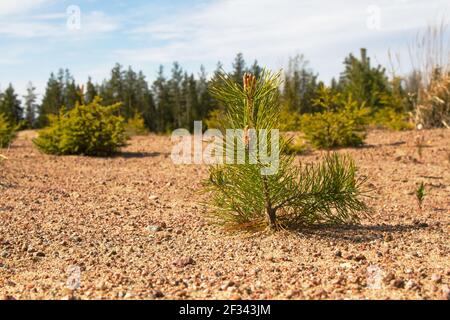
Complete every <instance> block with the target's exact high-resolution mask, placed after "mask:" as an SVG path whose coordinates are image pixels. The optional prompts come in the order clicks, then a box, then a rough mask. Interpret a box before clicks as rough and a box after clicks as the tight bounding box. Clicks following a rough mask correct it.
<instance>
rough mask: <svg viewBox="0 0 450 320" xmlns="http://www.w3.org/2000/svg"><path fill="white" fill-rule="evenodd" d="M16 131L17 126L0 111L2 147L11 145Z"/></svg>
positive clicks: (0, 142)
mask: <svg viewBox="0 0 450 320" xmlns="http://www.w3.org/2000/svg"><path fill="white" fill-rule="evenodd" d="M15 133H16V129H15V127H14V126H13V125H11V123H9V121H8V120H7V119H6V117H5V116H4V115H3V114H1V113H0V148H6V147H7V146H9V144H10V143H11V141H12V140H13V139H14V137H15V135H16V134H15Z"/></svg>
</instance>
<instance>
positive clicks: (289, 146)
mask: <svg viewBox="0 0 450 320" xmlns="http://www.w3.org/2000/svg"><path fill="white" fill-rule="evenodd" d="M281 139H283V142H282V143H283V144H284V145H285V150H284V152H285V153H286V154H292V155H297V154H307V153H308V152H310V151H311V150H310V147H309V146H308V145H307V144H306V143H305V142H304V141H302V139H300V138H299V137H293V138H292V139H286V138H284V137H281Z"/></svg>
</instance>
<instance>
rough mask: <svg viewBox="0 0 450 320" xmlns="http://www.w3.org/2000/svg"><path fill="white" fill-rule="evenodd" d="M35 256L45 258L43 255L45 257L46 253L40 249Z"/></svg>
mask: <svg viewBox="0 0 450 320" xmlns="http://www.w3.org/2000/svg"><path fill="white" fill-rule="evenodd" d="M35 256H36V257H39V258H43V257H45V253H43V252H42V251H38V252H36V254H35Z"/></svg>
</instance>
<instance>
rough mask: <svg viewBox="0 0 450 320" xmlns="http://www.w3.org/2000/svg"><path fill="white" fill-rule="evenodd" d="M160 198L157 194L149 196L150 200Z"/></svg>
mask: <svg viewBox="0 0 450 320" xmlns="http://www.w3.org/2000/svg"><path fill="white" fill-rule="evenodd" d="M158 198H159V197H158V196H156V195H151V196H149V197H148V199H149V200H156V199H158Z"/></svg>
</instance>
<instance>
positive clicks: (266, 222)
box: [204, 71, 367, 230]
mask: <svg viewBox="0 0 450 320" xmlns="http://www.w3.org/2000/svg"><path fill="white" fill-rule="evenodd" d="M279 79H280V74H272V73H270V72H268V71H264V72H263V73H262V75H261V77H260V78H259V79H258V80H257V79H256V78H255V77H254V76H253V75H250V74H245V76H244V81H243V86H241V85H239V84H237V83H235V82H234V81H233V80H232V78H231V77H230V76H227V75H226V74H220V75H218V79H217V81H215V82H214V83H213V86H212V89H211V92H212V94H213V95H214V96H215V97H216V99H218V100H220V101H222V102H223V104H224V105H225V106H226V116H225V117H223V118H222V119H221V122H222V123H221V128H226V129H241V132H242V136H241V137H239V136H238V137H237V138H236V139H235V138H233V139H230V141H228V140H229V139H226V140H227V141H225V143H224V145H225V146H226V147H227V148H230V147H231V148H233V150H236V146H235V142H236V141H237V144H238V145H239V143H241V144H243V145H244V147H245V149H246V150H247V151H248V150H249V149H250V146H252V145H253V146H256V148H255V149H256V150H257V152H256V159H254V158H252V156H251V155H250V153H249V155H248V156H246V157H245V161H243V163H236V164H234V163H232V164H229V163H224V164H218V165H211V166H210V168H209V174H210V176H209V179H207V180H206V181H205V182H204V185H205V191H207V192H208V193H209V199H210V200H209V201H210V202H209V204H210V207H211V208H212V211H210V218H211V219H212V221H213V222H216V223H219V224H221V225H225V226H226V227H228V228H232V229H241V230H242V229H245V230H261V229H265V228H266V227H268V228H270V229H272V230H279V229H282V228H285V227H298V226H304V225H311V224H315V223H333V224H338V223H354V222H358V221H359V218H360V216H361V213H363V212H366V211H367V206H366V205H365V203H364V202H363V201H362V199H361V198H362V196H363V195H364V193H365V190H363V187H364V186H363V183H364V181H365V179H363V178H358V177H357V175H356V172H357V168H356V166H355V163H354V162H353V160H352V159H351V158H350V157H349V156H345V155H344V156H342V155H338V154H337V153H330V154H328V155H327V156H326V157H325V159H324V160H323V161H322V162H321V163H317V164H313V165H303V166H296V165H294V164H293V160H294V156H293V155H289V154H288V152H285V151H286V148H287V143H289V141H286V140H285V139H280V140H279V143H278V144H279V148H278V150H269V151H268V152H269V153H273V152H278V158H277V159H278V162H277V164H278V170H276V171H275V172H274V173H272V174H263V171H264V170H263V169H265V168H267V164H265V163H264V162H263V161H262V159H261V150H263V149H264V148H265V147H267V146H269V149H270V146H272V144H271V141H270V139H274V138H273V136H272V135H270V134H267V136H268V140H269V142H267V141H264V139H265V138H266V137H265V136H263V137H264V138H262V137H261V135H258V134H253V135H252V134H251V132H252V131H253V132H260V131H262V130H266V132H271V131H272V130H276V129H278V128H279V127H280V124H279V122H278V118H279V115H280V104H279V97H278V95H279V85H280V80H279ZM266 150H267V149H266ZM273 155H274V154H271V156H273Z"/></svg>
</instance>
